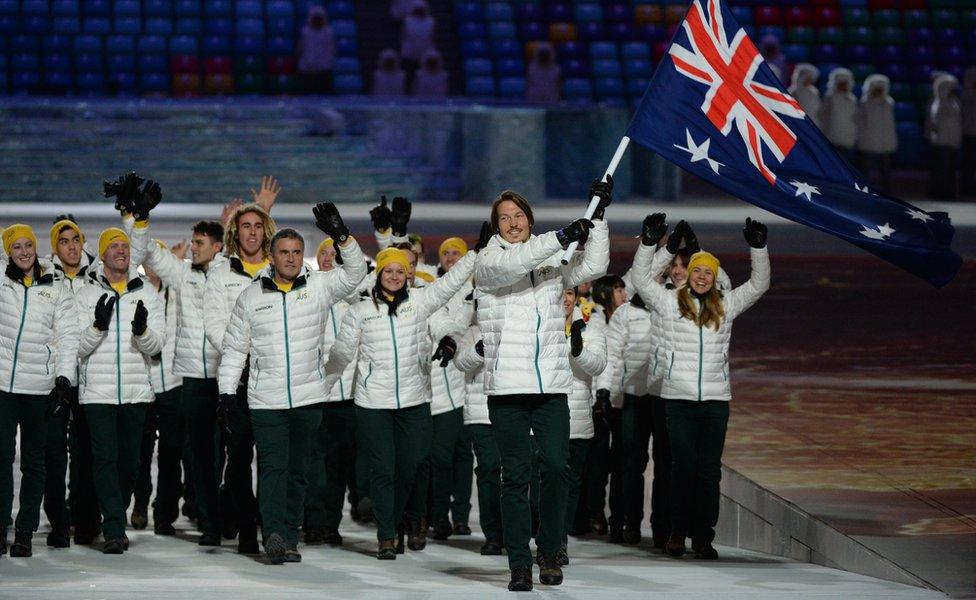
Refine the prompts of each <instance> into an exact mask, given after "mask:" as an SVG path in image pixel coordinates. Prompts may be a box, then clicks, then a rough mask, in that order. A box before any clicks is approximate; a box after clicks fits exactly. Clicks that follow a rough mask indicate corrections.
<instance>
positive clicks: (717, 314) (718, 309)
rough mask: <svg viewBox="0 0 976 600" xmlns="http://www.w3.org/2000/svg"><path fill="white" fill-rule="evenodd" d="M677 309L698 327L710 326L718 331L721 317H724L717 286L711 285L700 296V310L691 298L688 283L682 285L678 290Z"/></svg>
mask: <svg viewBox="0 0 976 600" xmlns="http://www.w3.org/2000/svg"><path fill="white" fill-rule="evenodd" d="M678 309H679V310H680V311H681V316H682V317H684V318H686V319H688V320H689V321H692V322H693V323H694V324H695V325H698V326H699V327H712V328H714V329H715V331H718V328H719V325H721V324H722V319H723V318H724V317H725V307H723V306H722V292H720V291H718V287H717V286H715V285H712V289H710V290H708V292H706V293H705V296H704V297H702V298H701V310H698V309H696V307H695V301H694V300H692V298H691V290H690V289H689V287H688V285H687V284H686V285H684V286H682V287H681V288H680V289H679V290H678Z"/></svg>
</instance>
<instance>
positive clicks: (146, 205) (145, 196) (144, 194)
mask: <svg viewBox="0 0 976 600" xmlns="http://www.w3.org/2000/svg"><path fill="white" fill-rule="evenodd" d="M162 199H163V191H162V190H161V189H160V187H159V184H158V183H156V182H155V181H153V180H152V179H150V180H148V181H146V183H145V185H144V186H143V187H142V190H140V191H139V193H137V194H136V195H135V196H134V198H133V201H132V203H131V205H130V206H131V210H130V211H129V212H131V213H132V217H133V218H134V219H135V220H136V221H145V220H146V219H148V218H149V212H150V211H152V209H154V208H156V206H157V205H158V204H159V202H160V200H162Z"/></svg>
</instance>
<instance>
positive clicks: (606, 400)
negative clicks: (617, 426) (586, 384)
mask: <svg viewBox="0 0 976 600" xmlns="http://www.w3.org/2000/svg"><path fill="white" fill-rule="evenodd" d="M612 408H613V405H611V404H610V390H603V389H600V390H597V391H596V403H595V404H594V405H593V420H594V421H599V422H600V424H601V425H602V426H603V427H604V428H609V427H610V421H609V420H608V417H609V416H610V410H611V409H612Z"/></svg>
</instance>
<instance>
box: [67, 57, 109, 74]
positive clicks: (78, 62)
mask: <svg viewBox="0 0 976 600" xmlns="http://www.w3.org/2000/svg"><path fill="white" fill-rule="evenodd" d="M74 63H75V71H78V72H85V73H93V72H98V73H101V72H102V71H103V70H104V69H105V58H104V56H102V55H101V54H75V55H74Z"/></svg>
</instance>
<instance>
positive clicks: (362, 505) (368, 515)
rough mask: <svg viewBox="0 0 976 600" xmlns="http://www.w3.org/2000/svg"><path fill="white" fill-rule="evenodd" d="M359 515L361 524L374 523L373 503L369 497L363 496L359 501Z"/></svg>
mask: <svg viewBox="0 0 976 600" xmlns="http://www.w3.org/2000/svg"><path fill="white" fill-rule="evenodd" d="M356 512H358V513H359V522H360V523H364V524H365V523H372V522H373V501H372V500H370V499H369V496H363V497H362V498H360V499H359V505H358V507H357V511H356Z"/></svg>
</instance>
